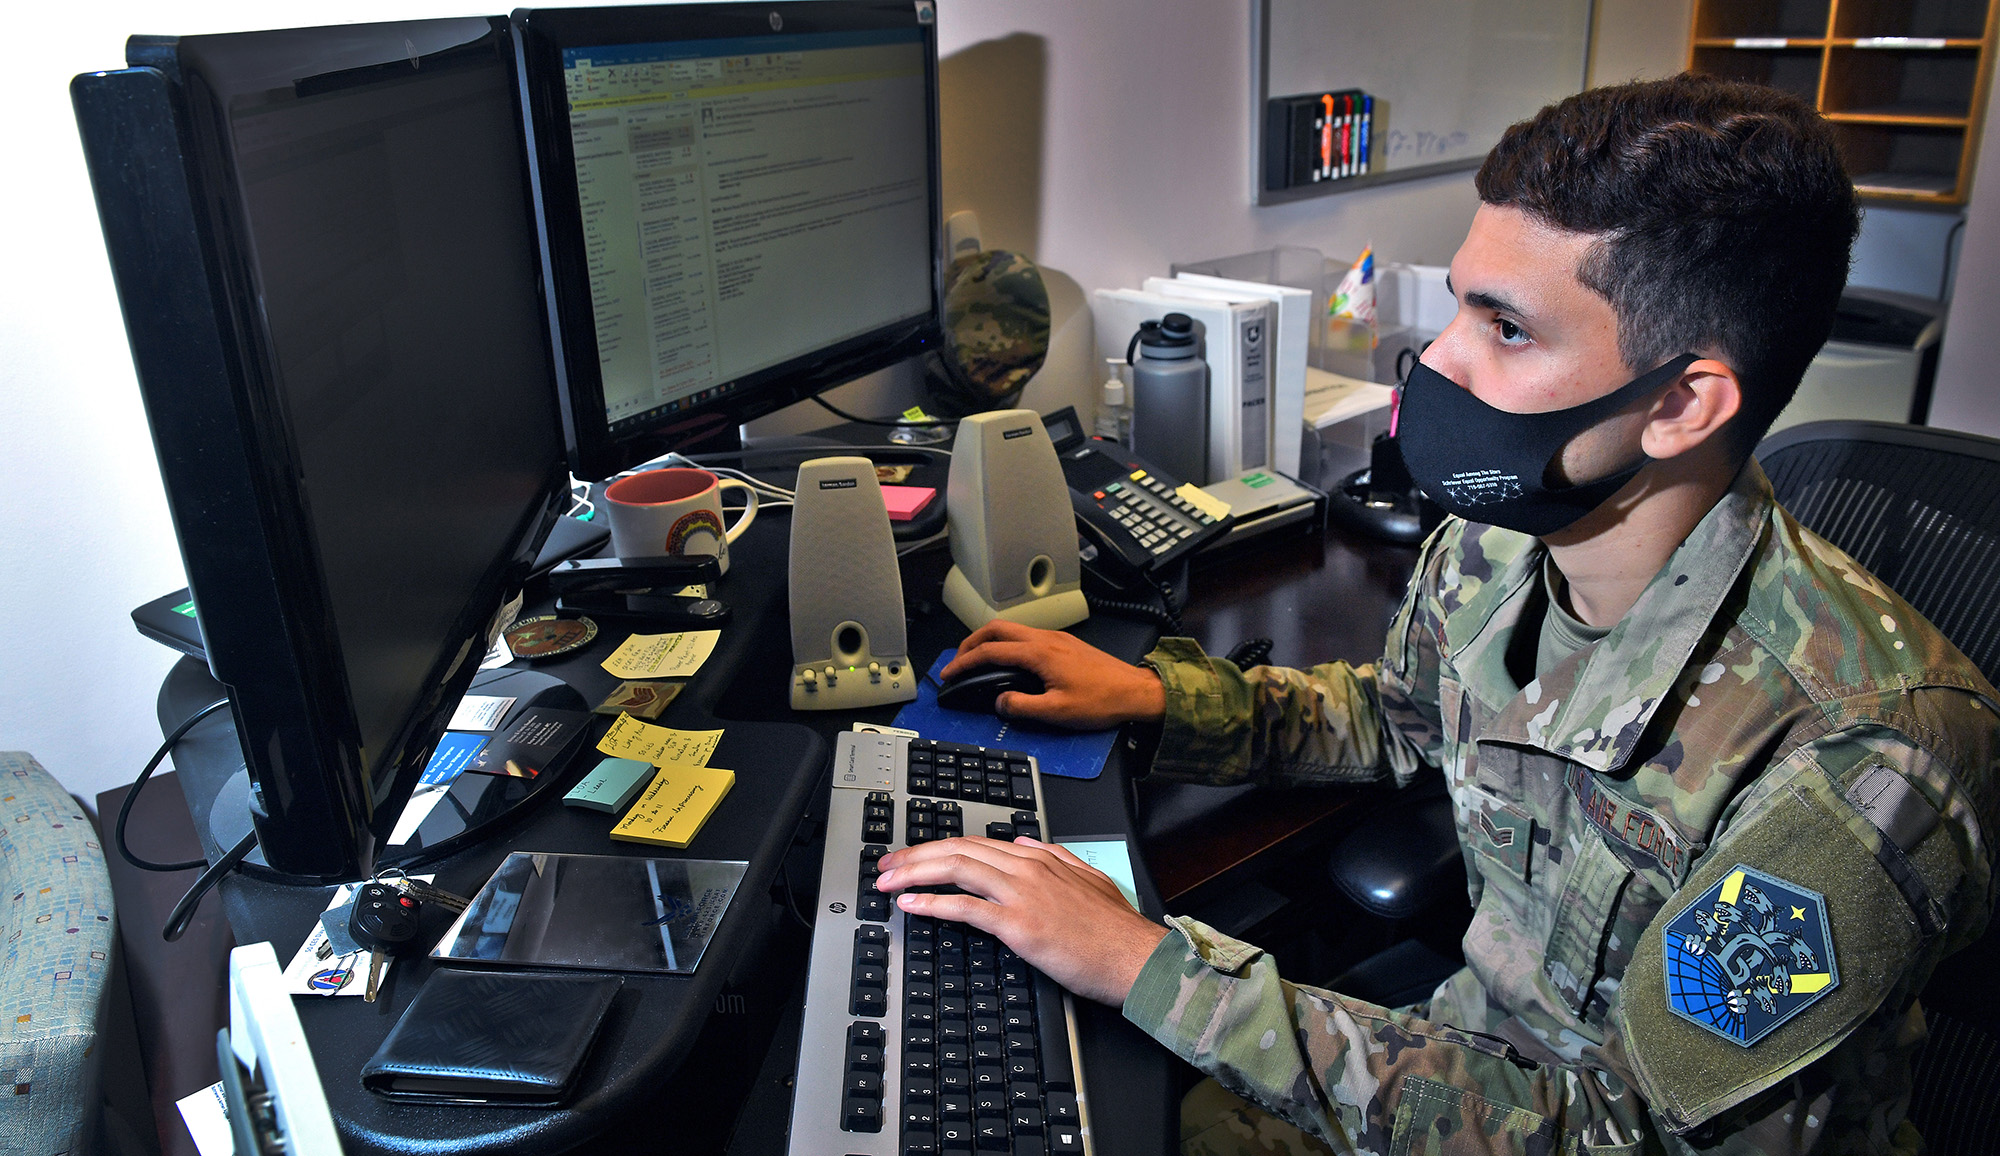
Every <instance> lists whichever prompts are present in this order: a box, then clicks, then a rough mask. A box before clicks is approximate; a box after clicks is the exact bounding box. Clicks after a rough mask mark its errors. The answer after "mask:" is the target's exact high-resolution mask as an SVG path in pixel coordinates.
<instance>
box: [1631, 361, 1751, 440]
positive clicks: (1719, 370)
mask: <svg viewBox="0 0 2000 1156" xmlns="http://www.w3.org/2000/svg"><path fill="white" fill-rule="evenodd" d="M1742 408H1743V383H1742V382H1741V381H1740V380H1739V379H1738V378H1737V376H1736V371H1735V370H1734V369H1731V368H1730V367H1729V366H1728V365H1727V364H1726V363H1724V362H1721V361H1717V360H1715V359H1713V358H1702V359H1701V360H1699V361H1695V362H1693V363H1691V364H1689V366H1688V367H1687V368H1686V369H1684V370H1682V371H1681V376H1680V379H1679V380H1678V381H1676V382H1674V384H1673V385H1671V386H1669V387H1668V388H1667V390H1666V392H1665V393H1662V394H1661V395H1660V396H1659V399H1658V400H1656V401H1655V402H1654V403H1653V409H1652V412H1651V413H1650V414H1648V415H1647V418H1646V429H1645V432H1644V433H1643V434H1641V435H1640V447H1641V448H1642V449H1644V450H1645V451H1646V456H1647V457H1650V458H1673V457H1679V456H1680V455H1682V454H1684V453H1686V452H1688V451H1689V450H1691V449H1693V448H1695V447H1696V446H1698V445H1702V444H1704V443H1706V442H1709V441H1711V440H1712V439H1714V438H1715V437H1717V436H1718V435H1720V433H1721V432H1722V427H1724V426H1726V425H1728V424H1729V420H1730V419H1731V418H1733V417H1735V416H1736V414H1737V411H1738V410H1740V409H1742Z"/></svg>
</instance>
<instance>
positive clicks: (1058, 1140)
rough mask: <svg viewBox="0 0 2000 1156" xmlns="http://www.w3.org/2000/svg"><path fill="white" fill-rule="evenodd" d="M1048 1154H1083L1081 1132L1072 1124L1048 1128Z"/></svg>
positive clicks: (1059, 1155) (1061, 1155)
mask: <svg viewBox="0 0 2000 1156" xmlns="http://www.w3.org/2000/svg"><path fill="white" fill-rule="evenodd" d="M1049 1156H1083V1133H1082V1132H1081V1131H1079V1130H1078V1129H1077V1127H1076V1125H1074V1124H1056V1125H1053V1126H1051V1127H1050V1128H1049Z"/></svg>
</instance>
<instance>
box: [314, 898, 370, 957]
mask: <svg viewBox="0 0 2000 1156" xmlns="http://www.w3.org/2000/svg"><path fill="white" fill-rule="evenodd" d="M353 912H354V904H353V902H352V901H349V902H347V903H343V904H341V905H340V906H338V907H330V908H328V909H327V910H326V911H325V912H323V913H322V914H321V915H320V917H319V929H320V930H321V931H323V932H325V933H326V941H327V943H328V944H329V945H331V946H332V948H333V954H334V955H353V954H354V953H355V952H357V951H360V950H362V947H361V945H360V944H358V943H356V942H354V935H353V934H352V933H351V932H349V931H348V930H347V921H348V917H349V916H350V915H352V914H353Z"/></svg>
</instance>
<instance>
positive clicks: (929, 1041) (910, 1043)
mask: <svg viewBox="0 0 2000 1156" xmlns="http://www.w3.org/2000/svg"><path fill="white" fill-rule="evenodd" d="M870 1026H871V1027H872V1026H873V1025H870ZM936 1050H937V1033H936V1032H934V1031H932V1030H931V1029H929V1028H909V1029H906V1030H905V1031H904V1032H903V1053H904V1054H905V1055H908V1054H909V1053H911V1052H934V1051H936Z"/></svg>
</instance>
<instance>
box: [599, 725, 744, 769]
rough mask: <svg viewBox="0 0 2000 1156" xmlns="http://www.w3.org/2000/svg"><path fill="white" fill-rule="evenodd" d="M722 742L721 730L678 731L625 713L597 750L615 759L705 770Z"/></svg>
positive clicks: (605, 735)
mask: <svg viewBox="0 0 2000 1156" xmlns="http://www.w3.org/2000/svg"><path fill="white" fill-rule="evenodd" d="M721 741H722V732H721V731H677V730H675V729H674V728H672V727H658V726H654V725H653V724H652V723H646V722H640V721H639V720H638V719H635V718H633V717H632V716H631V715H629V714H621V715H619V716H618V721H617V722H615V723H612V724H611V729H610V730H608V731H605V732H604V737H603V738H601V739H599V740H597V749H598V750H600V751H603V752H604V753H605V754H607V755H610V756H611V757H612V758H614V759H637V760H639V761H640V762H642V763H651V764H653V765H654V766H656V767H657V766H661V765H663V764H666V763H676V764H679V765H680V766H684V767H705V766H707V765H708V757H709V756H710V755H712V754H714V753H715V744H717V743H719V742H721Z"/></svg>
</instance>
